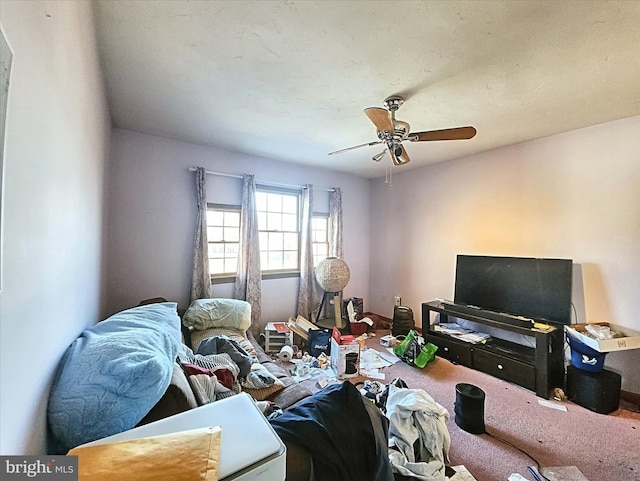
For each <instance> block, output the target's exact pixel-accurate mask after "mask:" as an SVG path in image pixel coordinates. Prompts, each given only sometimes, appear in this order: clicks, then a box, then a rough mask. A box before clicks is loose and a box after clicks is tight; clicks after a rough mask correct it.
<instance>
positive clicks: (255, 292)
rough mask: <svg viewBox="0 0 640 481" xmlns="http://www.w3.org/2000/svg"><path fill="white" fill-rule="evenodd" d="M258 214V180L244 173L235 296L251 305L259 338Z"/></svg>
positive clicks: (252, 323)
mask: <svg viewBox="0 0 640 481" xmlns="http://www.w3.org/2000/svg"><path fill="white" fill-rule="evenodd" d="M258 236H259V231H258V213H257V211H256V183H255V179H254V176H253V175H249V174H244V175H243V176H242V212H241V214H240V252H239V253H238V271H237V273H236V283H235V285H234V288H233V297H234V298H235V299H241V300H244V301H247V302H248V303H249V304H251V332H252V333H253V335H254V336H255V337H256V338H257V337H258V336H259V335H260V331H261V327H262V326H260V324H259V321H260V311H261V302H262V291H261V283H262V271H261V269H260V245H259V242H258Z"/></svg>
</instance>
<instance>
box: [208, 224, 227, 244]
mask: <svg viewBox="0 0 640 481" xmlns="http://www.w3.org/2000/svg"><path fill="white" fill-rule="evenodd" d="M207 240H208V241H209V242H220V241H223V240H224V230H223V229H222V227H207Z"/></svg>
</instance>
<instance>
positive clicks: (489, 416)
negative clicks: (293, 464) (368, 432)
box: [316, 332, 640, 481]
mask: <svg viewBox="0 0 640 481" xmlns="http://www.w3.org/2000/svg"><path fill="white" fill-rule="evenodd" d="M378 334H380V332H379V333H378ZM367 346H368V347H372V348H374V349H378V350H382V349H384V348H383V347H381V346H380V343H379V335H378V336H377V337H375V338H372V339H369V340H368V341H367ZM382 372H384V373H385V377H386V379H385V381H384V382H385V383H388V382H391V381H392V380H393V379H395V378H396V377H400V378H402V379H403V380H404V381H405V382H406V383H407V384H408V386H409V387H410V388H420V389H424V390H425V391H426V392H427V393H429V394H430V395H431V396H432V397H433V398H434V399H435V400H436V401H437V402H438V403H440V404H442V405H443V406H444V407H445V408H446V409H447V410H448V411H449V413H450V415H451V416H450V419H449V422H448V423H447V425H448V428H449V432H450V434H451V451H450V458H451V464H452V465H454V466H455V465H459V464H463V465H465V466H466V467H467V469H468V470H469V472H470V473H471V474H472V475H473V476H474V477H475V478H476V480H477V481H506V480H507V479H508V477H509V475H510V474H512V473H520V474H521V475H522V476H524V477H525V478H526V479H529V480H532V481H533V477H532V475H531V474H530V473H528V471H527V466H529V465H535V463H534V462H533V461H532V460H531V459H529V458H528V457H527V456H526V455H525V454H523V453H521V452H519V451H518V450H517V449H514V448H513V447H511V446H509V445H507V444H505V443H503V442H501V441H499V440H498V439H495V438H493V437H490V436H488V435H486V434H481V435H474V434H469V433H467V432H465V431H463V430H462V429H460V428H459V427H458V426H457V425H456V424H455V422H454V419H453V417H454V402H455V397H456V392H455V386H456V384H458V383H463V382H464V383H469V384H473V385H475V386H478V387H479V388H481V389H482V390H483V391H484V392H485V394H486V399H485V418H484V421H485V425H486V430H487V431H488V432H490V433H492V434H494V435H495V436H499V437H501V438H504V439H505V440H507V441H509V442H510V443H512V444H514V445H515V446H517V447H519V448H521V449H523V450H524V451H526V452H528V453H529V454H530V455H531V456H533V457H534V458H536V459H537V460H538V461H539V462H540V464H541V466H542V467H545V466H546V467H551V466H576V467H577V468H578V469H579V470H580V471H581V472H582V474H583V475H584V476H585V477H586V478H587V479H588V480H589V481H640V414H639V413H637V412H632V411H630V410H627V409H618V410H617V411H615V412H613V413H611V414H609V415H604V414H597V413H594V412H592V411H589V410H588V409H585V408H583V407H581V406H578V405H577V404H574V403H572V402H570V401H568V402H564V403H557V402H556V401H553V402H556V403H557V404H562V405H563V406H565V407H566V409H567V411H566V412H564V411H558V410H555V409H551V408H548V407H544V406H541V405H540V404H539V403H538V401H539V400H540V399H541V398H538V397H537V396H536V395H535V393H533V392H531V391H528V390H526V389H524V388H521V387H519V386H517V385H514V384H511V383H508V382H505V381H501V380H500V379H497V378H494V377H492V376H489V375H487V374H484V373H481V372H478V371H475V370H472V369H468V368H466V367H463V366H459V365H454V364H452V363H450V362H449V361H447V360H444V359H440V358H436V360H435V361H434V362H432V363H429V364H428V365H427V366H426V367H425V368H424V369H418V368H415V367H411V366H408V365H406V364H403V363H398V364H395V365H393V366H391V367H387V368H384V369H383V370H382ZM316 388H317V387H316Z"/></svg>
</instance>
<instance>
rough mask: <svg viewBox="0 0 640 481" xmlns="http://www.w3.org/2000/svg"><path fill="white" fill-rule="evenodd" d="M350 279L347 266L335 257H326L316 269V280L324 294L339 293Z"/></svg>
mask: <svg viewBox="0 0 640 481" xmlns="http://www.w3.org/2000/svg"><path fill="white" fill-rule="evenodd" d="M350 277H351V272H350V271H349V266H348V265H347V263H346V262H345V261H343V260H342V259H339V258H337V257H327V258H326V259H324V260H322V261H320V263H319V264H318V266H317V267H316V280H317V281H318V284H320V287H322V289H324V291H325V292H340V291H341V290H342V289H344V288H345V286H346V285H347V284H348V282H349V278H350Z"/></svg>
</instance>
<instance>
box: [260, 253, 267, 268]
mask: <svg viewBox="0 0 640 481" xmlns="http://www.w3.org/2000/svg"><path fill="white" fill-rule="evenodd" d="M260 268H261V269H262V270H266V269H269V254H268V252H267V251H262V252H260Z"/></svg>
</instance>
